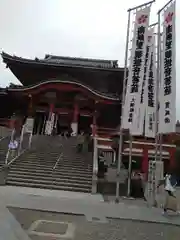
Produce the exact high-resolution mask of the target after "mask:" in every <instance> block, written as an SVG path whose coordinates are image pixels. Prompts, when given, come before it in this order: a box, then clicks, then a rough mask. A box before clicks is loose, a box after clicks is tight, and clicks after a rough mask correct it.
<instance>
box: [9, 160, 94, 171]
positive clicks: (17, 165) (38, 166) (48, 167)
mask: <svg viewBox="0 0 180 240" xmlns="http://www.w3.org/2000/svg"><path fill="white" fill-rule="evenodd" d="M54 165H55V163H54V164H52V165H47V164H46V163H44V164H38V163H34V164H33V163H32V164H30V163H29V164H24V163H23V162H21V163H14V165H12V166H11V169H14V168H21V169H24V168H28V169H35V168H36V169H37V170H38V169H44V170H49V171H51V170H53V167H54ZM57 169H59V170H61V169H67V170H68V169H71V170H74V171H80V172H84V170H86V171H87V172H91V170H92V167H91V166H89V167H88V166H82V165H79V166H77V165H58V166H57V167H56V170H57Z"/></svg>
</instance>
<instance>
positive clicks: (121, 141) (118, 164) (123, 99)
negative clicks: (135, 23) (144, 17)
mask: <svg viewBox="0 0 180 240" xmlns="http://www.w3.org/2000/svg"><path fill="white" fill-rule="evenodd" d="M130 19H131V10H128V23H127V35H126V50H125V63H124V79H123V93H122V100H121V121H120V131H119V149H118V163H117V179H116V199H115V202H117V203H118V202H119V175H120V171H121V163H122V151H123V149H122V147H123V128H122V116H123V111H124V102H125V95H126V79H127V63H128V48H129V33H130Z"/></svg>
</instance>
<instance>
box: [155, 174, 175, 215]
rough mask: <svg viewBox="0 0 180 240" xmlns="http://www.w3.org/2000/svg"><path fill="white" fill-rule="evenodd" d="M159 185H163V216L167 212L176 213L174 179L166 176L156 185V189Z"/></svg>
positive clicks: (171, 176) (168, 175) (169, 175)
mask: <svg viewBox="0 0 180 240" xmlns="http://www.w3.org/2000/svg"><path fill="white" fill-rule="evenodd" d="M161 185H164V190H165V203H164V209H163V214H166V213H167V211H168V210H171V211H173V212H176V213H178V211H177V199H176V195H175V190H176V189H175V187H176V185H177V181H176V179H175V178H174V177H173V175H171V174H166V176H165V178H164V179H163V180H161V181H160V183H159V184H158V186H157V187H158V189H159V187H160V186H161Z"/></svg>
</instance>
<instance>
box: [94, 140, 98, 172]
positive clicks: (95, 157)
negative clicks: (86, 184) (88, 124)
mask: <svg viewBox="0 0 180 240" xmlns="http://www.w3.org/2000/svg"><path fill="white" fill-rule="evenodd" d="M97 173H98V148H97V138H96V137H95V138H94V152H93V174H94V175H97Z"/></svg>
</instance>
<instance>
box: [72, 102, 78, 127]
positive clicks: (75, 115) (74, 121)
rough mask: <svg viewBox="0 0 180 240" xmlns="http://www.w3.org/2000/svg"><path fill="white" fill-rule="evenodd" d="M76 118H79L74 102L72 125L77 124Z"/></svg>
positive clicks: (76, 105)
mask: <svg viewBox="0 0 180 240" xmlns="http://www.w3.org/2000/svg"><path fill="white" fill-rule="evenodd" d="M78 116H79V106H78V104H77V103H76V102H75V103H74V114H73V123H77V122H78Z"/></svg>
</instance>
